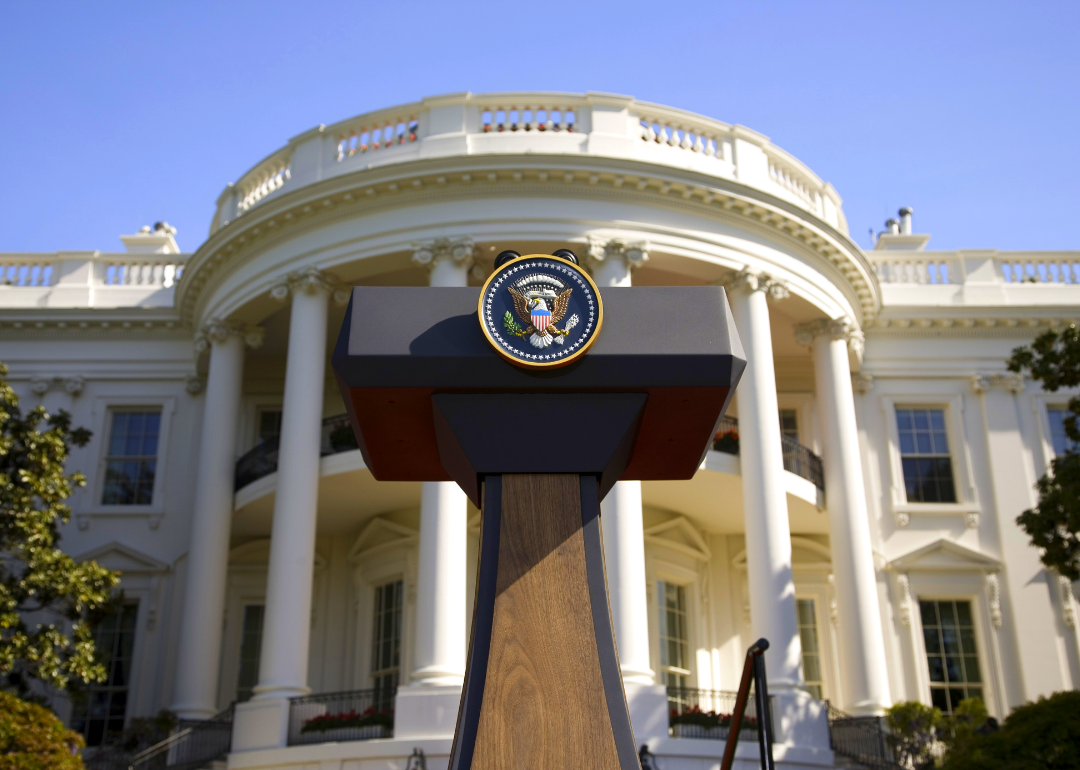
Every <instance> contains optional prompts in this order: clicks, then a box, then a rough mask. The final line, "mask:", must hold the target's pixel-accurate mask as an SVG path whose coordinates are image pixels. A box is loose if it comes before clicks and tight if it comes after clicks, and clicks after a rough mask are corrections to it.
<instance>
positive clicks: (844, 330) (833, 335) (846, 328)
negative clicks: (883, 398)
mask: <svg viewBox="0 0 1080 770" xmlns="http://www.w3.org/2000/svg"><path fill="white" fill-rule="evenodd" d="M821 336H825V337H828V338H829V339H834V340H844V341H845V342H847V344H848V349H849V350H850V351H851V352H852V353H854V354H855V355H856V356H858V357H859V359H860V360H861V359H862V354H863V349H864V348H865V347H866V335H864V334H863V333H862V332H861V331H859V330H858V328H856V326H855V324H854V323H852V321H851V319H849V318H817V319H814V320H813V321H807V322H806V323H801V324H797V325H796V326H795V341H796V342H798V343H799V344H800V345H812V344H813V343H814V340H815V339H817V338H818V337H821ZM871 382H873V380H871Z"/></svg>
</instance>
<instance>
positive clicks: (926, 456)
mask: <svg viewBox="0 0 1080 770" xmlns="http://www.w3.org/2000/svg"><path fill="white" fill-rule="evenodd" d="M896 426H897V428H898V430H899V436H900V461H901V463H902V465H903V468H904V487H905V489H906V491H907V501H908V502H909V503H955V502H956V487H955V485H954V484H953V470H952V458H951V457H950V456H949V441H948V438H947V437H946V435H945V410H944V409H911V408H900V407H898V408H897V410H896Z"/></svg>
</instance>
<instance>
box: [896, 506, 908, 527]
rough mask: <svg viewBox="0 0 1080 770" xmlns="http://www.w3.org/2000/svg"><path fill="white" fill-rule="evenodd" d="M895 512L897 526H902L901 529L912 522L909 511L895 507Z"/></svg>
mask: <svg viewBox="0 0 1080 770" xmlns="http://www.w3.org/2000/svg"><path fill="white" fill-rule="evenodd" d="M893 514H894V515H895V517H896V526H898V527H900V529H904V528H905V527H906V526H907V525H908V524H910V523H911V514H910V513H908V512H907V511H901V510H896V509H894V510H893Z"/></svg>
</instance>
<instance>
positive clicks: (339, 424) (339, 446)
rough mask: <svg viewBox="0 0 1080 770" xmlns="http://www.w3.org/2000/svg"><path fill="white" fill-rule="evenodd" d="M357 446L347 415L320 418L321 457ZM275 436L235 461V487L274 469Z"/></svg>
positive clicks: (276, 447)
mask: <svg viewBox="0 0 1080 770" xmlns="http://www.w3.org/2000/svg"><path fill="white" fill-rule="evenodd" d="M357 448H359V446H358V444H357V443H356V436H355V434H353V430H352V426H351V425H350V424H349V416H348V415H347V414H336V415H334V416H333V417H327V418H326V419H325V420H323V421H322V439H321V441H320V445H319V455H320V457H326V456H327V455H333V454H337V453H338V452H348V451H349V450H351V449H357ZM277 466H278V439H277V438H274V439H267V440H263V441H260V442H259V444H258V445H257V446H255V447H254V448H253V449H251V450H250V451H248V452H245V453H244V454H243V455H241V457H240V459H239V460H237V461H236V476H235V488H236V489H242V488H244V487H246V486H247V485H248V484H250V483H251V482H253V481H257V480H259V479H261V478H262V477H263V476H269V475H270V474H271V473H274V472H276V471H277Z"/></svg>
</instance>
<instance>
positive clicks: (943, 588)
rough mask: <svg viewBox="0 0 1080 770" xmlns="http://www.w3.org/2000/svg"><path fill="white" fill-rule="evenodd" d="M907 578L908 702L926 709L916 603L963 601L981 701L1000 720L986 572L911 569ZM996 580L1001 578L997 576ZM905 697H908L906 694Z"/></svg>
mask: <svg viewBox="0 0 1080 770" xmlns="http://www.w3.org/2000/svg"><path fill="white" fill-rule="evenodd" d="M904 574H907V576H908V582H909V589H908V590H909V593H910V616H909V618H910V620H909V627H910V630H911V633H910V646H909V649H910V656H909V658H908V665H909V666H910V669H909V670H910V671H911V673H912V676H911V679H912V680H913V682H914V684H915V687H916V692H915V694H914V697H913V698H911V699H912V700H917V701H919V702H920V703H923V704H925V705H927V706H929V705H931V701H930V671H929V668H928V664H927V657H926V644H925V642H924V641H923V625H922V615H921V613H920V611H919V600H920V599H926V600H934V601H949V600H952V601H966V602H970V603H971V613H972V617H973V622H974V629H975V643H976V645H977V646H978V651H979V668H980V669H981V671H982V674H983V683H982V686H983V702H984V703H985V704H986V708H987V710H988V711H989V712H990V715H991V716H994V717H998V718H1001V717H1003V716H1004V715H1005V714H1007V713H1008V710H1009V709H1008V707H1007V705H1006V704H1005V703H1004V702H1002V698H1001V694H1002V693H1003V692H1004V691H1005V687H1004V679H1003V672H1002V669H1001V655H1000V652H999V650H998V647H997V637H996V633H995V631H996V629H994V627H993V625H992V623H991V622H990V616H991V612H990V605H989V597H988V595H987V588H986V573H984V572H981V571H975V570H963V571H959V570H958V571H953V572H948V573H944V572H930V571H926V572H924V571H919V570H912V571H910V572H907V573H904ZM999 579H1001V578H1000V577H999ZM908 695H909V697H910V696H911V695H912V694H911V693H908Z"/></svg>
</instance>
